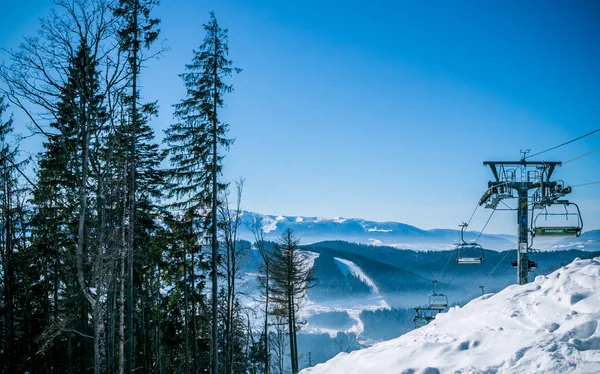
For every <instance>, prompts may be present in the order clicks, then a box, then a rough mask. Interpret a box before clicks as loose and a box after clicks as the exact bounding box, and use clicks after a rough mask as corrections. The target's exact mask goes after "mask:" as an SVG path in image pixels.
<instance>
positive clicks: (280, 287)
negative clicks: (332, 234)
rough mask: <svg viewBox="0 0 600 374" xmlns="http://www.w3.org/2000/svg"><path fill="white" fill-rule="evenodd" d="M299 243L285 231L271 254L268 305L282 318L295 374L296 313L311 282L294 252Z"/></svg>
mask: <svg viewBox="0 0 600 374" xmlns="http://www.w3.org/2000/svg"><path fill="white" fill-rule="evenodd" d="M298 243H299V239H297V238H296V237H295V236H294V233H293V232H292V230H291V229H289V228H288V229H286V230H285V231H284V232H283V233H282V234H281V237H280V238H279V241H278V243H277V244H276V245H275V247H274V248H273V251H272V252H271V261H270V263H271V279H272V281H273V283H272V285H271V292H270V294H269V295H270V297H271V302H272V303H273V304H275V307H274V310H275V313H276V314H279V315H282V316H285V319H286V320H287V324H288V333H289V341H290V359H291V363H292V373H293V374H296V373H298V370H299V368H298V344H297V340H296V332H297V322H298V316H297V314H296V313H297V312H298V310H299V309H300V306H301V303H302V300H303V299H304V298H305V297H306V290H307V289H308V288H309V287H312V286H313V285H314V282H315V280H316V279H315V278H314V277H313V275H312V268H311V267H310V266H309V261H308V258H307V256H306V255H305V254H303V253H302V252H300V250H299V248H298Z"/></svg>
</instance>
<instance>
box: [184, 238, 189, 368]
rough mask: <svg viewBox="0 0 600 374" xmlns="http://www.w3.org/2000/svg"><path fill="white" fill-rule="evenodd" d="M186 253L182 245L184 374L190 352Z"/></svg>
mask: <svg viewBox="0 0 600 374" xmlns="http://www.w3.org/2000/svg"><path fill="white" fill-rule="evenodd" d="M186 252H187V249H186V247H185V245H184V248H183V306H184V309H185V310H184V312H183V318H184V323H185V327H184V334H185V374H189V372H190V353H189V352H190V350H189V342H188V340H189V336H190V333H189V329H188V322H189V319H188V309H189V307H188V288H187V272H188V270H187V256H186Z"/></svg>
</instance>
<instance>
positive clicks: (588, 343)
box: [302, 257, 600, 374]
mask: <svg viewBox="0 0 600 374" xmlns="http://www.w3.org/2000/svg"><path fill="white" fill-rule="evenodd" d="M599 320H600V257H597V258H595V259H592V260H579V259H576V260H575V261H573V262H572V263H571V264H569V265H567V266H564V267H562V268H560V269H558V270H557V271H555V272H553V273H551V274H550V275H547V276H543V275H540V276H538V277H536V278H535V281H534V282H532V283H529V284H527V285H523V286H518V285H514V286H510V287H507V288H506V289H504V290H503V291H501V292H499V293H497V294H488V295H484V296H481V297H479V298H477V299H475V300H473V301H471V302H470V303H468V304H467V305H465V306H464V307H463V308H452V309H451V310H450V311H449V312H448V313H442V314H439V315H438V317H437V318H436V319H435V320H434V321H432V322H431V323H430V324H429V325H428V326H425V327H422V328H420V329H418V330H414V331H411V332H409V333H407V334H405V335H403V336H401V337H399V338H397V339H394V340H390V341H387V342H383V343H379V344H376V345H374V346H373V347H371V348H367V349H364V350H361V351H355V352H352V353H350V354H345V353H340V354H339V355H337V356H336V357H334V358H333V359H331V360H329V361H328V362H326V363H324V364H320V365H317V366H316V367H313V368H307V369H305V370H303V371H302V374H320V373H345V374H346V373H348V374H349V373H367V374H368V373H377V374H388V373H390V374H392V373H393V374H400V373H406V374H408V373H414V374H417V373H421V374H425V373H427V374H434V373H600V328H599Z"/></svg>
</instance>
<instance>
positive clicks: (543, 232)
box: [531, 200, 583, 237]
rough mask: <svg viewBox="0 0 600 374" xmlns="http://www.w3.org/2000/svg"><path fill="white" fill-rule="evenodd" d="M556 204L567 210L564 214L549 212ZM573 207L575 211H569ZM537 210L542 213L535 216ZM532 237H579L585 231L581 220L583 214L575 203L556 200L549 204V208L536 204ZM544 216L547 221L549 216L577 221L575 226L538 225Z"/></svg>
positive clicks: (532, 222) (534, 206)
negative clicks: (539, 219)
mask: <svg viewBox="0 0 600 374" xmlns="http://www.w3.org/2000/svg"><path fill="white" fill-rule="evenodd" d="M554 204H559V205H562V206H563V207H564V209H565V211H564V213H563V212H548V207H549V206H552V205H554ZM570 205H572V206H574V207H575V211H573V210H571V211H569V209H568V207H569V206H570ZM536 208H539V209H540V210H541V211H540V212H539V213H538V214H537V215H535V211H536ZM531 215H532V217H533V218H532V220H531V236H532V237H535V236H579V235H581V230H582V229H583V219H582V218H581V212H580V210H579V206H577V204H575V203H571V202H569V201H568V200H555V201H553V202H552V203H550V204H548V206H546V205H544V204H534V205H533V208H532V209H531ZM541 215H544V218H545V220H548V216H551V217H552V216H564V217H565V220H567V221H568V220H569V217H571V218H572V219H575V222H574V223H575V225H564V226H560V225H552V226H546V225H538V222H537V220H538V218H539V217H540V216H541Z"/></svg>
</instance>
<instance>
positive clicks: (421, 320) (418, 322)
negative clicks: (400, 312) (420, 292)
mask: <svg viewBox="0 0 600 374" xmlns="http://www.w3.org/2000/svg"><path fill="white" fill-rule="evenodd" d="M415 312H416V315H415V316H414V317H413V322H414V323H415V329H418V328H419V327H423V326H426V325H427V324H429V322H431V321H433V320H434V319H435V316H436V314H437V313H438V312H439V311H438V310H436V309H431V308H420V307H419V308H415Z"/></svg>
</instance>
